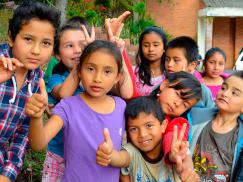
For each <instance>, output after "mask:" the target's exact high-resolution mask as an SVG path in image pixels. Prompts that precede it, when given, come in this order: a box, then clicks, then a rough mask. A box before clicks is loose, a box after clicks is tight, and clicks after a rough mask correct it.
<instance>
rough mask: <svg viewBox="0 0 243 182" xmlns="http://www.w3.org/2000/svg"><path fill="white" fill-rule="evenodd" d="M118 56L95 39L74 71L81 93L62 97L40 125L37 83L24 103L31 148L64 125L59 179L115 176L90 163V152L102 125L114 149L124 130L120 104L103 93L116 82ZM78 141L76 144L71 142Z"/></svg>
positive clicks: (112, 178)
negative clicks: (60, 175) (62, 153)
mask: <svg viewBox="0 0 243 182" xmlns="http://www.w3.org/2000/svg"><path fill="white" fill-rule="evenodd" d="M121 69H122V56H121V53H120V51H119V50H118V49H117V48H116V46H114V44H112V43H110V42H106V41H101V40H97V41H94V42H92V43H91V44H89V45H88V46H87V47H86V48H85V49H84V51H83V53H82V55H81V57H80V63H79V65H78V69H77V70H78V75H79V78H80V79H81V81H82V85H83V87H84V90H85V91H84V92H83V93H81V94H80V95H77V96H71V97H69V98H66V99H63V100H62V101H61V102H60V103H59V104H58V105H57V106H56V107H55V108H54V109H53V116H52V117H51V118H50V120H49V121H48V122H47V124H46V125H45V126H43V124H42V118H41V116H42V113H43V110H44V109H45V107H46V104H47V94H46V93H45V88H44V83H43V82H42V81H41V82H40V84H41V85H42V90H41V91H42V92H41V94H34V95H33V96H32V97H31V98H30V99H29V102H28V104H27V106H26V113H27V114H28V115H30V116H31V123H30V133H29V139H30V143H31V146H32V148H33V149H35V150H41V149H43V148H44V147H45V146H46V145H47V143H48V142H49V141H50V140H51V139H52V138H53V137H54V136H55V135H56V134H57V133H58V132H59V131H60V130H61V128H62V127H63V129H64V155H65V171H64V177H63V179H62V181H64V182H65V181H82V180H83V179H84V177H85V181H87V182H89V181H90V182H93V181H96V180H97V179H99V181H101V182H102V181H106V182H109V181H110V182H113V181H118V179H119V169H118V168H113V167H109V168H102V167H100V166H98V165H97V164H96V162H95V152H96V149H97V148H98V145H99V144H100V143H101V142H102V131H103V128H104V127H107V128H109V129H110V130H111V131H112V133H111V138H112V139H113V141H114V147H115V148H116V149H117V150H119V149H120V146H121V139H122V134H123V131H124V124H125V123H124V109H125V102H124V101H123V100H122V99H120V98H119V97H115V96H114V97H112V96H109V95H106V94H107V93H108V92H109V90H110V89H111V88H112V87H113V85H114V84H115V83H117V82H118V81H119V77H120V72H121ZM77 144H78V145H77Z"/></svg>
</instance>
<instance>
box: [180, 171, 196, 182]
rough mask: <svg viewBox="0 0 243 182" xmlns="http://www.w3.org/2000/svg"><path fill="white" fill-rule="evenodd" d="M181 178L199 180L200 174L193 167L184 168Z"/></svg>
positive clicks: (183, 179) (189, 180) (188, 181)
mask: <svg viewBox="0 0 243 182" xmlns="http://www.w3.org/2000/svg"><path fill="white" fill-rule="evenodd" d="M180 178H181V181H182V182H199V181H200V178H199V176H198V174H197V173H196V172H195V171H194V170H193V169H184V170H183V171H182V172H181V174H180Z"/></svg>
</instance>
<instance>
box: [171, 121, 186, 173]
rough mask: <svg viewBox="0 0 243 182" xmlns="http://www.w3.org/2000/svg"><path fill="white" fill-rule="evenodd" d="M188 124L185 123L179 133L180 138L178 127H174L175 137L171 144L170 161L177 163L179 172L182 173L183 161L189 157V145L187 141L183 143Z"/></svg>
mask: <svg viewBox="0 0 243 182" xmlns="http://www.w3.org/2000/svg"><path fill="white" fill-rule="evenodd" d="M186 127H187V124H186V123H184V124H183V126H182V128H181V131H180V133H179V137H178V136H177V135H178V133H177V126H174V129H173V136H172V142H171V150H170V153H169V159H170V161H172V162H175V163H176V169H177V172H178V173H180V172H181V171H182V170H183V166H182V161H183V159H185V158H186V156H187V151H188V149H189V145H188V142H187V141H182V138H183V136H184V134H185V131H186Z"/></svg>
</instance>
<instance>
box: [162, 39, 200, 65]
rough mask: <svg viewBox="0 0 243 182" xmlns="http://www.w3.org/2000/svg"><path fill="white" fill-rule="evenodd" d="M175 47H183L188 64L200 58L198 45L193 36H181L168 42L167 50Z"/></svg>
mask: <svg viewBox="0 0 243 182" xmlns="http://www.w3.org/2000/svg"><path fill="white" fill-rule="evenodd" d="M174 48H182V49H183V50H184V55H185V58H186V59H187V63H188V64H189V63H192V62H194V61H197V60H198V54H199V52H198V45H197V43H196V41H195V40H193V39H192V38H191V37H188V36H180V37H176V38H174V39H172V40H171V41H170V42H169V43H168V44H167V47H166V50H168V49H174Z"/></svg>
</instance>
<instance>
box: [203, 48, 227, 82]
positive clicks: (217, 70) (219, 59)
mask: <svg viewBox="0 0 243 182" xmlns="http://www.w3.org/2000/svg"><path fill="white" fill-rule="evenodd" d="M224 67H225V59H224V57H223V56H222V54H220V53H219V52H215V53H214V54H213V55H212V56H211V57H210V58H209V59H208V60H207V61H206V63H205V73H206V76H208V77H210V78H217V77H219V76H220V75H221V74H222V73H223V71H224Z"/></svg>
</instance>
